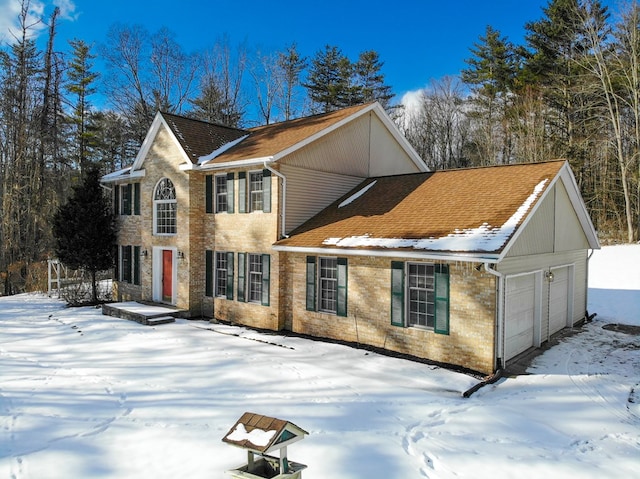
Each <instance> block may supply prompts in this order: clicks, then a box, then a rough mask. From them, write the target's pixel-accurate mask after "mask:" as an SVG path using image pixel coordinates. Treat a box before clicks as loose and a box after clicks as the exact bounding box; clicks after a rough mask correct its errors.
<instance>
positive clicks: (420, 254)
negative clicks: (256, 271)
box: [271, 245, 499, 263]
mask: <svg viewBox="0 0 640 479" xmlns="http://www.w3.org/2000/svg"><path fill="white" fill-rule="evenodd" d="M271 248H272V249H273V250H274V251H283V252H288V253H306V254H314V255H323V254H324V255H332V256H340V255H343V256H373V257H380V258H408V259H431V260H440V261H464V262H469V263H497V262H498V261H499V255H497V254H482V253H434V252H432V251H417V250H379V249H349V248H344V249H343V248H312V247H305V246H280V245H273V246H271Z"/></svg>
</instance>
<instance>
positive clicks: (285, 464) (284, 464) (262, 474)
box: [222, 412, 308, 479]
mask: <svg viewBox="0 0 640 479" xmlns="http://www.w3.org/2000/svg"><path fill="white" fill-rule="evenodd" d="M305 434H308V432H307V431H305V430H304V429H300V428H299V427H298V426H296V425H295V424H293V423H291V422H289V421H284V420H282V419H276V418H274V417H268V416H263V415H261V414H254V413H251V412H245V413H244V414H243V415H242V417H241V418H240V419H238V421H237V422H236V424H235V425H234V426H233V427H232V428H231V429H230V430H229V432H228V433H227V434H226V435H225V436H224V437H223V438H222V441H223V442H226V443H227V444H231V445H232V446H236V447H239V448H242V449H244V450H246V451H247V463H246V464H243V465H241V466H239V467H236V468H235V469H231V470H229V471H227V473H229V474H230V475H231V477H233V478H235V479H258V478H268V479H298V478H300V477H301V475H302V470H303V469H306V467H307V466H306V465H305V464H299V463H297V462H293V461H289V459H288V458H287V446H289V445H290V444H293V443H294V442H298V441H300V440H302V439H304V436H305ZM276 451H278V456H274V455H272V454H273V453H274V452H276Z"/></svg>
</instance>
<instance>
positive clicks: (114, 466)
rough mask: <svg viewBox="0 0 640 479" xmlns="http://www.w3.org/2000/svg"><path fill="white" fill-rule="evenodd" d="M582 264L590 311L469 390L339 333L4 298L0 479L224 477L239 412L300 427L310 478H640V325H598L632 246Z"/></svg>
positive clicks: (233, 454) (639, 261)
mask: <svg viewBox="0 0 640 479" xmlns="http://www.w3.org/2000/svg"><path fill="white" fill-rule="evenodd" d="M590 269H591V271H590V275H591V279H590V285H589V286H590V290H589V294H590V297H589V312H595V313H598V316H597V318H596V319H595V321H594V322H592V323H589V324H587V325H585V326H584V327H583V328H580V329H581V331H580V332H579V333H578V334H575V335H572V336H571V337H568V338H566V339H564V340H563V341H562V343H561V344H559V345H558V346H556V347H554V348H552V349H550V350H549V351H547V352H545V353H544V354H542V355H541V356H539V357H538V358H537V359H536V360H535V361H534V363H533V365H532V366H531V367H530V369H529V371H528V372H529V373H530V374H527V375H522V376H519V377H515V378H508V379H503V380H500V381H499V382H498V383H496V384H494V385H492V386H488V387H485V388H483V389H480V390H479V391H478V392H477V393H475V394H474V395H473V396H472V397H471V398H469V399H464V398H462V397H461V393H462V392H463V391H465V390H467V389H468V388H470V387H471V386H473V385H474V384H476V383H477V379H476V378H473V377H470V376H467V375H464V374H460V373H455V372H451V371H448V370H445V369H440V368H435V367H431V366H427V365H424V364H420V363H416V362H411V361H406V360H401V359H396V358H390V357H385V356H381V355H377V354H374V353H368V352H366V351H364V350H358V349H352V348H348V347H345V346H341V345H335V344H328V343H322V342H319V341H309V340H304V339H300V338H293V337H285V336H282V335H265V334H259V333H256V332H253V331H251V330H248V329H243V328H238V327H232V326H224V325H214V324H210V323H208V322H204V321H185V320H179V321H178V322H176V323H174V324H168V325H162V326H157V327H153V328H152V327H147V326H141V325H139V324H137V323H134V322H130V321H126V320H121V319H116V318H111V317H107V316H102V315H101V314H100V310H99V309H93V308H65V307H64V304H63V303H61V302H59V301H57V300H53V299H49V298H47V297H46V296H42V295H20V296H14V297H5V298H0V477H2V478H12V479H23V478H37V479H43V478H102V477H104V478H107V477H108V478H141V479H144V478H149V479H159V478H190V479H199V478H203V479H204V478H207V479H210V478H224V477H228V476H226V474H225V472H224V471H225V470H227V469H229V468H232V467H235V466H237V465H239V464H241V463H242V462H243V461H244V460H245V453H244V452H243V451H242V450H240V449H236V448H233V447H231V446H229V445H226V444H224V443H222V442H221V439H222V437H223V436H224V434H225V433H226V432H227V431H228V430H229V428H230V427H231V426H233V424H234V423H235V421H236V420H237V419H238V418H239V417H240V416H241V415H242V413H243V412H245V411H251V412H256V413H260V414H266V415H269V416H275V417H278V418H281V419H286V420H289V421H291V422H293V423H295V424H297V425H298V426H300V427H301V428H303V429H305V430H307V431H308V432H309V436H308V437H306V439H305V440H304V441H302V442H300V443H297V444H294V445H293V446H291V447H290V448H289V458H290V459H291V460H293V461H296V462H301V463H304V464H307V465H308V469H306V470H305V471H304V473H303V477H304V478H305V479H313V478H315V479H325V478H341V479H346V478H362V479H365V478H367V479H369V478H403V479H407V478H419V477H428V478H453V477H463V478H492V479H494V478H502V477H518V478H540V477H546V478H549V479H551V478H562V477H567V478H572V479H573V478H598V479H602V478H610V477H611V478H613V477H629V478H630V477H639V475H640V336H638V335H637V334H636V335H632V334H626V333H625V332H620V331H612V330H607V329H603V326H604V325H607V324H610V323H624V324H630V325H637V326H640V245H634V246H616V247H606V248H604V249H603V250H601V251H596V252H595V254H594V256H593V258H592V260H591V263H590Z"/></svg>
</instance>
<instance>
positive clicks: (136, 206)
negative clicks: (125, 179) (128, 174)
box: [133, 183, 140, 215]
mask: <svg viewBox="0 0 640 479" xmlns="http://www.w3.org/2000/svg"><path fill="white" fill-rule="evenodd" d="M133 214H134V215H139V214H140V183H134V184H133Z"/></svg>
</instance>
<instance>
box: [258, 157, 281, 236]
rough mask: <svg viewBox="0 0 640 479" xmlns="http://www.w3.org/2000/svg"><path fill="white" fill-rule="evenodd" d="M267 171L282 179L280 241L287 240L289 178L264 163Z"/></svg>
mask: <svg viewBox="0 0 640 479" xmlns="http://www.w3.org/2000/svg"><path fill="white" fill-rule="evenodd" d="M263 165H264V167H265V169H267V170H269V171H270V172H271V173H273V174H274V175H276V176H277V177H279V178H280V179H282V204H281V205H278V206H279V207H280V211H281V213H280V215H281V220H280V221H281V222H282V224H281V231H280V239H282V238H286V237H287V235H286V231H287V230H286V228H287V225H286V219H287V214H286V212H287V177H286V176H284V175H283V174H282V173H280V172H279V171H278V170H274V169H273V168H271V167H270V166H269V165H267V162H266V161H265V162H264V163H263Z"/></svg>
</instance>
